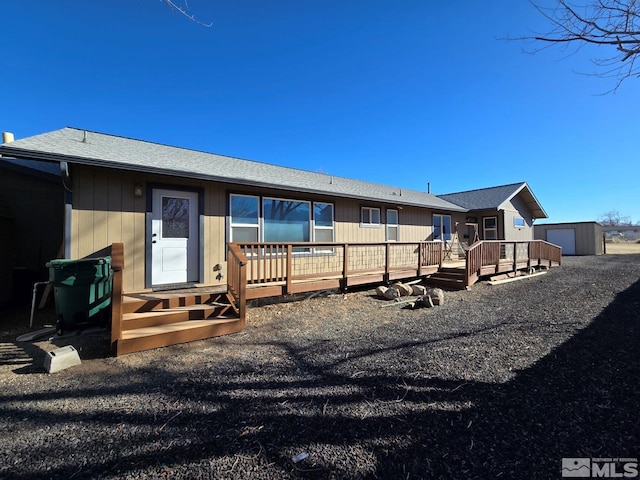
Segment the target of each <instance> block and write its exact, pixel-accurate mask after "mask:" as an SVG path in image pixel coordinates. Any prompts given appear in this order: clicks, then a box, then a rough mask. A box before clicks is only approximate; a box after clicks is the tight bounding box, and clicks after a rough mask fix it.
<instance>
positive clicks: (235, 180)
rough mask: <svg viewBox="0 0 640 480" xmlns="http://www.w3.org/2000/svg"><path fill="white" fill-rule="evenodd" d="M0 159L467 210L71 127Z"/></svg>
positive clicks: (3, 148)
mask: <svg viewBox="0 0 640 480" xmlns="http://www.w3.org/2000/svg"><path fill="white" fill-rule="evenodd" d="M0 153H1V154H4V155H12V156H15V157H19V158H30V159H37V160H55V161H65V162H69V163H72V164H73V163H77V164H83V165H94V166H100V167H108V168H116V169H121V170H129V171H138V172H146V173H157V174H164V175H174V176H178V177H187V178H198V179H203V180H215V181H220V182H225V183H230V184H237V185H248V186H257V187H266V188H275V189H280V190H287V191H299V192H304V193H315V194H320V195H331V196H335V197H345V198H355V199H361V200H368V201H375V202H384V203H390V204H396V205H412V206H420V207H428V208H434V209H440V210H450V211H460V212H464V211H466V210H467V208H466V207H463V206H461V205H459V204H455V203H451V202H450V201H448V200H446V199H444V198H441V197H438V196H436V195H432V194H428V193H424V192H419V191H415V190H408V189H404V188H400V187H393V186H388V185H381V184H377V183H371V182H365V181H361V180H352V179H349V178H344V177H336V176H332V175H327V174H324V173H315V172H310V171H306V170H299V169H295V168H289V167H281V166H276V165H270V164H266V163H261V162H256V161H251V160H243V159H240V158H235V157H228V156H224V155H218V154H214V153H206V152H200V151H196V150H190V149H186V148H179V147H173V146H169V145H162V144H158V143H153V142H147V141H143V140H135V139H131V138H126V137H119V136H115V135H108V134H104V133H98V132H91V131H87V130H82V129H78V128H71V127H66V128H62V129H60V130H54V131H52V132H48V133H43V134H40V135H35V136H32V137H27V138H24V139H19V140H15V141H13V142H11V143H6V144H2V145H0Z"/></svg>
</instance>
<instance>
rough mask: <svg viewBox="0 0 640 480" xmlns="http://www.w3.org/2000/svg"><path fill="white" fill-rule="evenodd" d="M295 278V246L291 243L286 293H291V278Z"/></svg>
mask: <svg viewBox="0 0 640 480" xmlns="http://www.w3.org/2000/svg"><path fill="white" fill-rule="evenodd" d="M292 276H293V246H292V245H291V244H290V243H289V244H287V271H286V276H285V278H286V292H285V293H290V292H291V284H292V281H291V277H292Z"/></svg>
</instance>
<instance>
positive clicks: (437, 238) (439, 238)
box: [431, 213, 453, 242]
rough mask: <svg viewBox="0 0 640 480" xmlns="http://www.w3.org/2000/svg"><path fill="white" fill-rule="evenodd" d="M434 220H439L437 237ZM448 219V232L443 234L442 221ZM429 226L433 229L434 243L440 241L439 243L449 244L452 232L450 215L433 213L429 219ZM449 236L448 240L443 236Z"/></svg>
mask: <svg viewBox="0 0 640 480" xmlns="http://www.w3.org/2000/svg"><path fill="white" fill-rule="evenodd" d="M436 218H439V219H440V221H439V227H440V228H439V231H438V235H437V236H436ZM445 218H446V219H448V223H449V231H448V232H445V222H444V220H445ZM431 224H432V227H433V240H434V241H441V242H450V241H451V238H452V237H453V231H452V228H451V215H448V214H446V213H434V214H433V215H432V217H431ZM447 235H448V236H449V238H445V236H447Z"/></svg>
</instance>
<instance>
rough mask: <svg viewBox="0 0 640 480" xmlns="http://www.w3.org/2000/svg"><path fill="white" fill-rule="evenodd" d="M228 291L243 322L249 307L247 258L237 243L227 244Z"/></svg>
mask: <svg viewBox="0 0 640 480" xmlns="http://www.w3.org/2000/svg"><path fill="white" fill-rule="evenodd" d="M227 252H228V255H227V291H228V292H229V293H230V294H231V296H232V297H233V300H234V302H235V304H236V308H237V309H238V314H239V316H240V320H241V321H242V322H244V321H245V314H246V307H247V263H248V260H247V257H246V255H245V254H244V253H243V252H242V250H241V249H240V246H239V245H238V244H236V243H228V244H227Z"/></svg>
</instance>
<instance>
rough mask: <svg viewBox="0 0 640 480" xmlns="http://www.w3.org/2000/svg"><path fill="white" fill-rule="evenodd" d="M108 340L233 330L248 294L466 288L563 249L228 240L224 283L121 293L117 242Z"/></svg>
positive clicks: (160, 342)
mask: <svg viewBox="0 0 640 480" xmlns="http://www.w3.org/2000/svg"><path fill="white" fill-rule="evenodd" d="M109 253H110V255H111V256H112V268H113V271H114V276H113V298H112V323H111V344H112V349H113V351H114V352H115V354H116V355H123V354H126V353H132V352H136V351H140V350H147V349H151V348H158V347H164V346H168V345H173V344H177V343H184V342H191V341H195V340H200V339H205V338H210V337H215V336H219V335H226V334H229V333H236V332H239V331H241V330H242V329H243V328H244V327H245V316H246V304H247V301H248V300H251V299H258V298H265V297H277V296H282V295H291V294H296V293H304V292H312V291H317V290H327V289H342V290H348V289H349V288H353V287H355V286H360V285H368V284H381V283H391V282H393V281H395V280H402V279H410V278H423V279H425V280H426V282H427V283H430V284H432V285H435V286H440V287H443V288H448V289H463V288H467V287H469V286H471V285H473V283H475V282H476V281H478V279H480V278H481V277H483V276H487V275H494V274H496V273H501V272H508V271H516V270H521V269H532V268H539V267H540V266H545V267H552V266H557V265H560V261H561V250H560V248H559V247H557V246H555V245H551V244H548V243H547V242H542V241H530V242H504V241H495V242H478V243H476V244H474V245H472V246H471V248H470V249H469V250H468V252H467V255H466V259H465V260H463V261H461V262H460V261H459V262H447V263H443V244H442V242H406V243H400V242H398V243H361V244H340V243H300V244H296V243H294V244H282V243H247V244H238V243H231V244H229V245H228V255H227V285H226V286H223V287H219V286H218V287H201V288H197V289H186V290H184V291H171V292H153V293H148V292H145V293H124V292H123V291H122V271H123V269H124V268H125V265H124V245H123V244H113V245H112V246H111V248H110V252H109Z"/></svg>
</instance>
